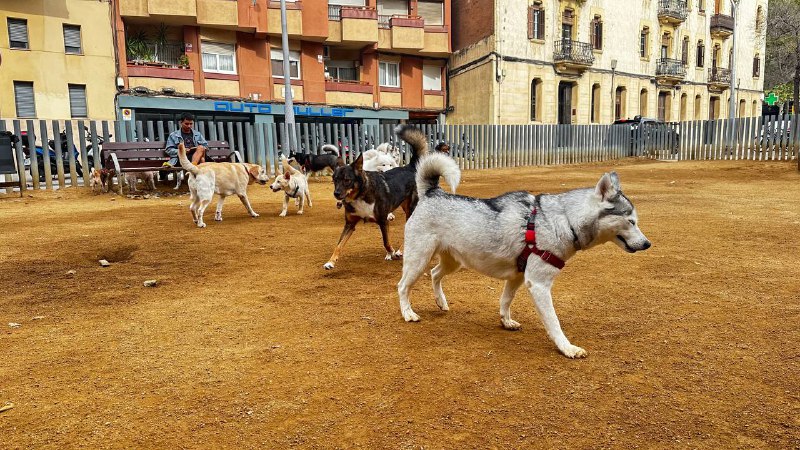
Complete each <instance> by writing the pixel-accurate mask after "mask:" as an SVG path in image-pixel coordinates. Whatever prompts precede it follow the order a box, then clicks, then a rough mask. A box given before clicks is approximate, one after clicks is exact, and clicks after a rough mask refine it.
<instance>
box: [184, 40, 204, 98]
mask: <svg viewBox="0 0 800 450" xmlns="http://www.w3.org/2000/svg"><path fill="white" fill-rule="evenodd" d="M183 42H185V43H187V44H192V51H187V52H186V56H187V57H188V58H189V68H191V69H192V70H193V71H194V91H195V92H205V91H206V86H205V79H204V78H203V61H202V59H201V57H200V33H198V32H197V27H183Z"/></svg>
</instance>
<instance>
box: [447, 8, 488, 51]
mask: <svg viewBox="0 0 800 450" xmlns="http://www.w3.org/2000/svg"><path fill="white" fill-rule="evenodd" d="M452 21H453V22H452V34H453V51H458V50H461V49H462V48H465V47H468V46H469V45H471V44H474V43H476V42H478V41H480V40H481V39H483V38H485V37H488V36H491V35H492V33H494V0H452Z"/></svg>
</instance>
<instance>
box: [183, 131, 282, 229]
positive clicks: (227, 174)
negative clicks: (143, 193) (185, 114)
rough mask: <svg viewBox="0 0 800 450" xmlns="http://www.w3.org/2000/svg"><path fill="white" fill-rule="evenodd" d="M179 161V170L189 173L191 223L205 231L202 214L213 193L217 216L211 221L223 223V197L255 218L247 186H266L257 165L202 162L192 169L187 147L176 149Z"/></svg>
mask: <svg viewBox="0 0 800 450" xmlns="http://www.w3.org/2000/svg"><path fill="white" fill-rule="evenodd" d="M178 159H179V160H180V162H181V166H182V167H183V168H184V170H186V171H187V172H189V180H188V182H187V183H188V185H189V193H190V195H191V200H192V202H191V204H190V205H189V210H190V211H191V212H192V219H193V220H194V223H196V224H197V226H198V227H199V228H204V227H205V226H206V223H205V222H203V214H204V213H205V212H206V208H208V205H209V204H210V203H211V199H212V198H213V197H214V193H216V194H217V195H219V200H218V201H217V212H216V214H214V220H216V221H217V222H220V221H222V204H223V203H224V202H225V197H227V196H229V195H236V196H238V197H239V200H241V201H242V204H243V205H244V207H245V208H247V212H248V213H250V215H251V216H252V217H258V214H257V213H256V212H255V211H253V207H252V206H250V200H249V199H248V198H247V186H249V185H251V184H252V183H254V182H257V183H259V184H261V185H265V184H267V183H268V182H269V175H267V171H266V170H265V169H264V168H263V167H261V166H259V165H258V164H247V163H232V162H219V163H217V162H205V163H202V164H199V165H197V166H195V165H194V164H192V162H191V161H189V158H187V157H186V147H185V146H184V145H183V143H181V144H179V145H178Z"/></svg>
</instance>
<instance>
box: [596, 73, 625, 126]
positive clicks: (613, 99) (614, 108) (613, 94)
mask: <svg viewBox="0 0 800 450" xmlns="http://www.w3.org/2000/svg"><path fill="white" fill-rule="evenodd" d="M616 75H617V60H616V59H612V60H611V123H614V121H615V120H617V97H616V88H615V87H614V78H615V77H616ZM621 118H622V117H620V119H621ZM598 119H599V117H598Z"/></svg>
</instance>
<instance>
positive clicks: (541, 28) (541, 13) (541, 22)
mask: <svg viewBox="0 0 800 450" xmlns="http://www.w3.org/2000/svg"><path fill="white" fill-rule="evenodd" d="M538 18H539V26H538V27H536V28H537V30H538V31H539V35H538V36H536V38H537V39H544V10H543V9H539V14H538Z"/></svg>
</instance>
